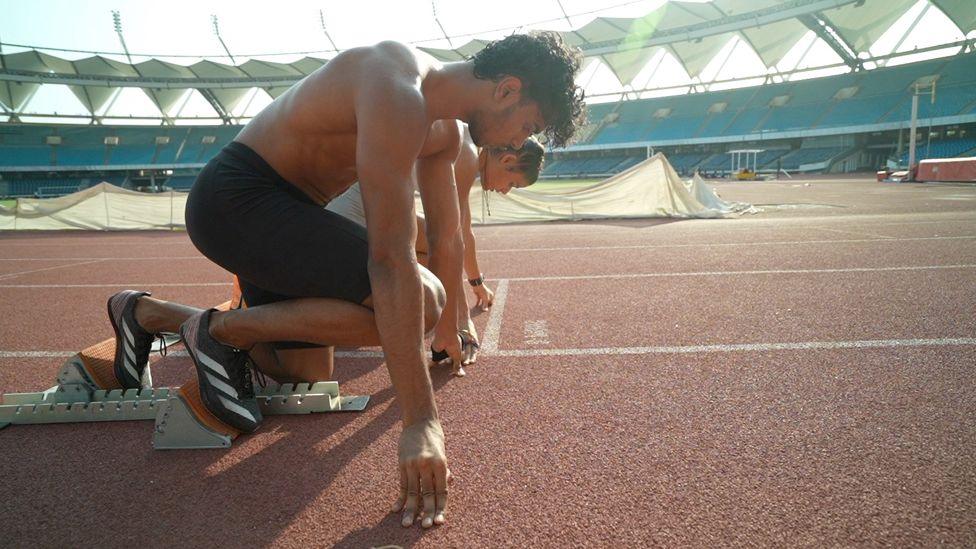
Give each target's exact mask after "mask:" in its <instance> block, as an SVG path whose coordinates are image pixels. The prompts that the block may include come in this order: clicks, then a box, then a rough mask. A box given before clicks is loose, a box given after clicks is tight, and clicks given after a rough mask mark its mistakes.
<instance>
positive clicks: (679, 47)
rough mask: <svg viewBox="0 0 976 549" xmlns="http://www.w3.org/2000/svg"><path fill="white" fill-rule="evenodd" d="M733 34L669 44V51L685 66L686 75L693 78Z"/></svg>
mask: <svg viewBox="0 0 976 549" xmlns="http://www.w3.org/2000/svg"><path fill="white" fill-rule="evenodd" d="M732 36H733V34H732V33H727V34H719V35H717V36H709V37H706V38H701V39H699V40H692V41H690V42H677V43H675V44H671V46H670V47H671V51H673V52H674V54H675V56H677V58H678V60H680V61H681V63H682V64H683V65H684V66H685V70H686V71H688V76H690V77H692V78H694V77H696V76H698V75H699V74H701V71H702V70H704V69H705V67H706V66H707V65H708V63H709V62H710V61H711V60H712V58H714V57H715V55H716V54H718V52H719V51H720V50H721V49H722V47H723V46H725V44H726V43H727V42H728V41H729V40H731V39H732Z"/></svg>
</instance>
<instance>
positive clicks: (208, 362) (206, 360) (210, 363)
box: [196, 349, 230, 380]
mask: <svg viewBox="0 0 976 549" xmlns="http://www.w3.org/2000/svg"><path fill="white" fill-rule="evenodd" d="M196 355H197V359H198V360H200V362H202V363H203V365H204V366H206V367H207V368H210V369H211V370H213V371H214V372H217V373H218V374H220V375H221V376H222V377H223V378H224V379H227V380H229V379H230V376H229V375H227V370H225V369H224V367H223V366H221V365H220V364H219V363H218V362H217V361H216V360H214V359H212V358H210V357H209V356H207V355H206V354H205V353H204V352H203V351H201V350H200V349H196Z"/></svg>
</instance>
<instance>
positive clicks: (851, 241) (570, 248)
mask: <svg viewBox="0 0 976 549" xmlns="http://www.w3.org/2000/svg"><path fill="white" fill-rule="evenodd" d="M878 236H881V235H878ZM973 239H976V236H920V237H911V238H893V237H882V238H856V239H845V240H774V241H770V242H724V243H721V242H718V243H708V242H703V243H697V244H634V245H628V246H565V247H546V248H500V249H495V250H491V249H488V250H482V249H480V248H479V249H478V253H479V254H480V253H496V254H497V253H520V252H521V253H525V252H558V251H579V250H584V251H593V250H653V249H666V248H723V247H735V246H794V245H799V244H859V243H864V242H885V243H888V242H913V241H922V240H973Z"/></svg>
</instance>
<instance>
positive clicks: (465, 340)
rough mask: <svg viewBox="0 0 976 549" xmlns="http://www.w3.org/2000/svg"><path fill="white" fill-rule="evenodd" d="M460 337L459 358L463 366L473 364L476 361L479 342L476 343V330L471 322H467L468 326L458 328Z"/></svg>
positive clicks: (479, 346)
mask: <svg viewBox="0 0 976 549" xmlns="http://www.w3.org/2000/svg"><path fill="white" fill-rule="evenodd" d="M458 336H459V337H460V338H461V359H462V364H463V365H464V366H468V365H470V364H474V363H475V362H477V361H478V350H479V349H481V344H480V343H478V330H476V329H475V327H474V323H473V322H470V321H469V322H468V327H467V328H465V329H461V330H458Z"/></svg>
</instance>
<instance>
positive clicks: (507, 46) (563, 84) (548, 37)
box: [471, 31, 586, 147]
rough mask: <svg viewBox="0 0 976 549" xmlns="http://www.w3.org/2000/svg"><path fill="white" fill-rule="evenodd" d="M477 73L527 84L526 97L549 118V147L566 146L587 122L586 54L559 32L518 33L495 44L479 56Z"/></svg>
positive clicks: (524, 91)
mask: <svg viewBox="0 0 976 549" xmlns="http://www.w3.org/2000/svg"><path fill="white" fill-rule="evenodd" d="M471 60H472V61H474V75H475V77H477V78H480V79H482V80H494V81H496V82H497V81H499V80H501V79H502V78H504V77H506V76H514V77H516V78H518V79H519V80H521V81H522V93H523V95H524V96H525V97H526V98H528V99H530V100H533V101H535V102H536V103H538V105H539V108H540V109H541V111H542V116H543V117H544V118H545V120H546V129H545V131H544V132H543V133H544V134H545V136H546V137H547V141H548V144H549V145H550V146H552V147H562V146H564V145H566V144H567V143H569V141H570V140H571V139H572V137H573V134H574V133H576V129H577V128H578V127H579V126H582V125H583V123H584V122H585V119H586V114H585V113H586V106H585V104H584V103H583V95H584V94H583V89H582V88H580V87H579V86H577V85H576V82H575V78H576V73H577V72H578V71H579V68H580V63H581V62H582V55H581V54H580V51H579V49H577V48H573V47H570V46H567V45H566V44H565V43H564V42H563V39H562V37H560V36H559V35H558V34H556V33H554V32H548V31H540V32H532V33H529V34H513V35H511V36H508V37H506V38H504V39H503V40H496V41H494V42H490V43H489V44H488V45H487V46H485V48H484V49H483V50H481V51H479V52H478V53H476V54H475V55H474V56H473V57H471Z"/></svg>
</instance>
